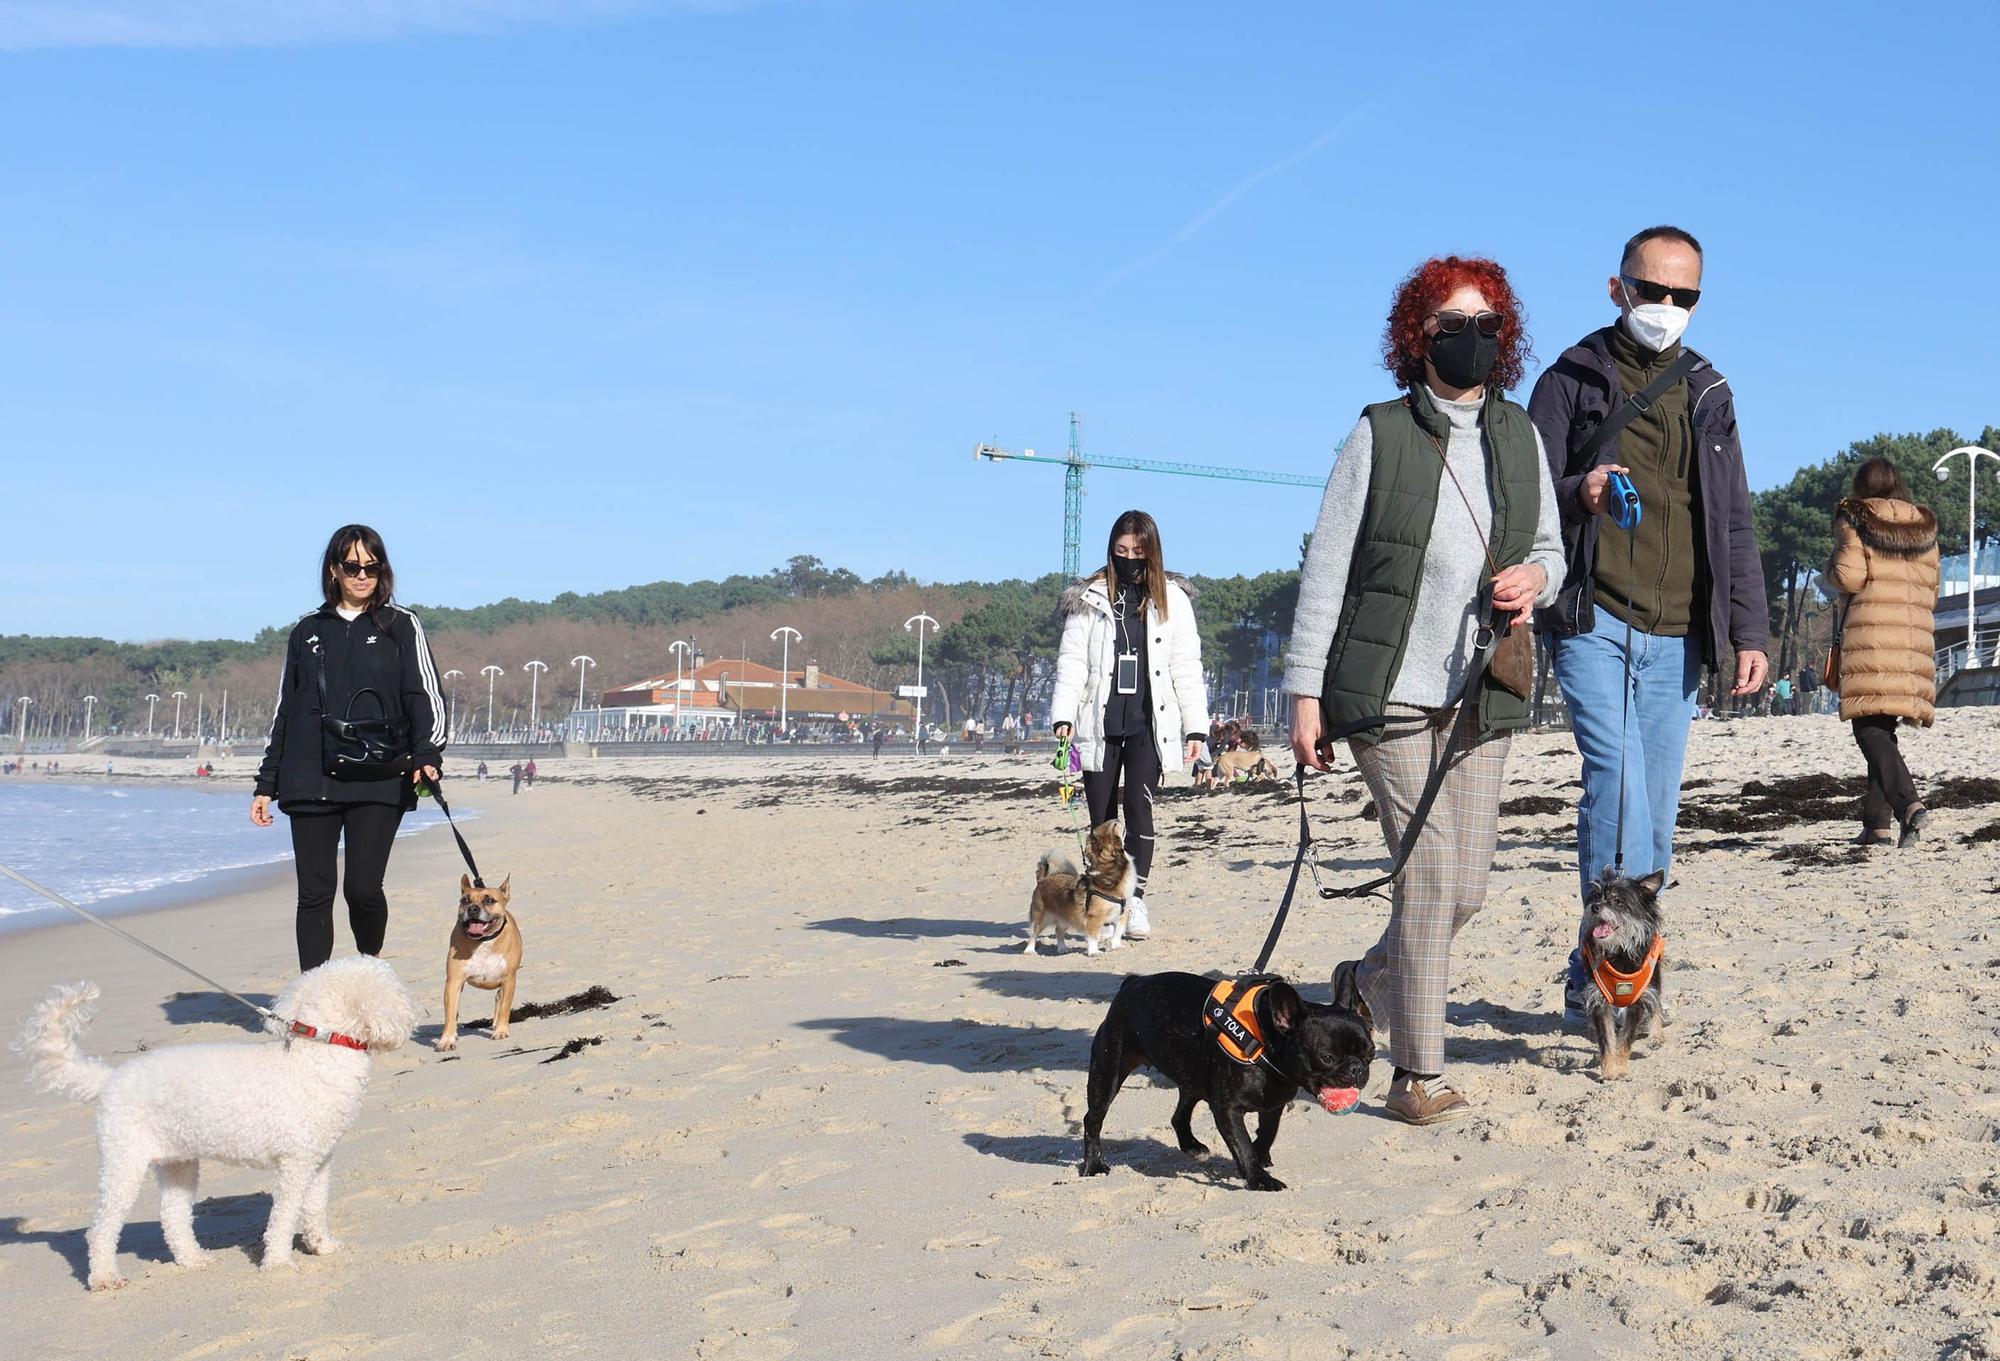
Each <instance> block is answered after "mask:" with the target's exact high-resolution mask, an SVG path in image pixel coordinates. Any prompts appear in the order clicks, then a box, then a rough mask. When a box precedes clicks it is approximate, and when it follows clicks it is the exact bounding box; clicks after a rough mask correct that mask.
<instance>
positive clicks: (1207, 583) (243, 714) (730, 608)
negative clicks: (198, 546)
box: [0, 426, 2000, 737]
mask: <svg viewBox="0 0 2000 1361" xmlns="http://www.w3.org/2000/svg"><path fill="white" fill-rule="evenodd" d="M1968 442H1969V441H1967V440H1964V439H1963V438H1961V437H1960V436H1959V435H1957V434H1956V433H1954V432H1952V431H1950V430H1934V431H1931V432H1930V433H1928V434H1904V435H1877V436H1875V437H1873V438H1872V439H1866V440H1862V441H1859V442H1857V443H1855V444H1852V445H1850V446H1848V447H1847V448H1846V449H1843V450H1841V451H1840V452H1839V453H1837V454H1835V455H1833V456H1832V457H1830V458H1827V459H1825V460H1822V461H1821V462H1818V463H1815V464H1811V465H1809V466H1807V467H1803V468H1800V469H1799V470H1798V471H1797V472H1796V473H1794V474H1793V476H1792V477H1791V479H1790V480H1789V481H1787V482H1785V483H1783V484H1781V485H1779V486H1775V487H1771V488H1768V489H1767V490H1765V491H1762V492H1759V493H1757V494H1756V497H1755V498H1754V500H1755V510H1756V524H1757V534H1758V543H1759V547H1760V549H1761V552H1762V556H1763V566H1764V576H1765V585H1766V591H1767V595H1768V598H1769V601H1770V608H1771V628H1772V658H1771V661H1772V666H1773V668H1774V674H1780V675H1783V674H1791V673H1793V672H1796V671H1797V670H1798V669H1799V668H1800V667H1801V666H1803V665H1804V664H1805V662H1806V661H1808V660H1811V659H1813V658H1814V657H1816V656H1817V655H1818V652H1819V650H1820V648H1821V647H1822V646H1823V644H1824V641H1825V635H1826V633H1827V630H1828V618H1827V617H1828V614H1829V611H1828V610H1827V609H1826V600H1825V596H1824V594H1823V593H1822V591H1821V590H1820V585H1819V579H1818V575H1817V574H1818V572H1819V571H1820V570H1821V569H1822V568H1823V567H1824V565H1825V563H1826V561H1827V559H1828V558H1829V557H1830V556H1831V553H1832V547H1833V542H1832V516H1833V510H1834V507H1835V505H1836V504H1837V503H1838V502H1839V500H1840V498H1841V497H1842V496H1843V495H1844V494H1845V493H1846V489H1847V486H1848V483H1849V481H1850V479H1851V478H1852V476H1853V473H1854V469H1855V468H1856V467H1858V466H1859V465H1860V464H1861V463H1862V461H1863V460H1865V459H1868V458H1872V457H1876V456H1880V457H1884V458H1888V459H1890V460H1891V461H1893V462H1894V463H1895V464H1896V465H1897V467H1898V468H1899V469H1901V470H1902V472H1903V475H1904V478H1905V480H1906V481H1908V482H1909V484H1910V488H1911V493H1912V495H1913V496H1914V497H1915V498H1916V499H1917V500H1919V501H1922V502H1925V503H1926V504H1929V505H1931V506H1932V508H1933V509H1934V510H1935V511H1936V512H1937V516H1938V528H1939V536H1940V541H1941V544H1942V547H1943V551H1944V552H1946V553H1947V554H1950V553H1955V552H1960V551H1963V549H1964V545H1965V543H1966V536H1967V532H1968V530H1969V529H1971V528H1973V526H1971V525H1970V524H1969V523H1968V521H1967V514H1966V504H1965V501H1966V498H1965V494H1964V492H1965V477H1966V476H1967V470H1966V468H1965V467H1964V466H1963V464H1964V460H1962V459H1961V460H1957V461H1955V462H1954V463H1953V464H1952V465H1951V467H1950V470H1949V471H1950V480H1949V481H1947V482H1945V483H1942V484H1940V483H1939V482H1938V481H1937V480H1936V478H1935V476H1934V474H1933V473H1932V471H1931V465H1932V464H1933V463H1934V462H1936V460H1937V458H1938V457H1939V456H1940V455H1942V454H1943V453H1945V452H1946V451H1947V450H1949V449H1952V448H1954V447H1956V446H1958V445H1960V444H1964V443H1968ZM1977 443H1978V444H1979V445H1980V446H1982V447H1984V448H1989V449H1995V450H2000V429H1996V428H1995V427H1992V426H1989V427H1987V428H1986V429H1985V430H1984V431H1983V432H1982V434H1981V435H1980V438H1979V440H1978V441H1977ZM1996 527H2000V488H1995V490H1994V494H1993V495H1989V496H1988V497H1987V498H1986V499H1985V502H1984V504H1983V505H1982V506H1981V507H1980V513H1979V524H1978V526H1977V530H1978V535H1979V537H1980V538H1981V540H1982V541H1983V540H1985V539H1987V538H1989V537H1991V536H1992V534H1993V533H1994V532H1995V529H1996ZM1303 560H1304V549H1303V546H1301V549H1300V554H1299V561H1300V562H1303ZM1298 579H1299V574H1298V569H1297V567H1296V566H1294V567H1291V568H1289V569H1286V570H1273V571H1268V572H1264V573H1260V574H1258V575H1255V576H1241V575H1239V576H1228V577H1208V576H1194V577H1192V578H1191V581H1192V584H1193V586H1194V588H1195V590H1196V592H1197V599H1196V614H1197V617H1198V618H1199V621H1200V628H1201V636H1202V655H1203V659H1204V661H1205V663H1206V664H1207V666H1208V669H1209V672H1210V676H1211V683H1212V684H1213V686H1214V687H1215V689H1216V690H1217V691H1218V692H1227V691H1229V690H1232V689H1235V688H1239V687H1240V685H1241V683H1242V680H1243V678H1244V677H1246V676H1247V675H1248V674H1249V673H1251V672H1253V671H1254V670H1255V669H1256V668H1257V666H1258V665H1259V663H1260V662H1261V661H1263V660H1264V659H1265V657H1266V656H1267V654H1274V655H1273V660H1274V661H1275V660H1278V659H1279V658H1281V657H1282V649H1283V645H1284V639H1285V637H1286V635H1287V634H1288V633H1289V631H1290V628H1291V618H1292V611H1293V609H1294V608H1295V607H1296V605H1297V602H1298ZM1067 584H1068V583H1066V582H1065V581H1064V580H1063V579H1062V577H1061V576H1060V575H1059V574H1055V573H1051V574H1049V575H1047V576H1043V577H1038V578H1035V579H1033V580H1024V579H1010V580H1005V581H998V582H978V581H966V582H956V583H932V584H929V585H919V583H917V581H916V580H915V579H914V578H913V577H911V576H910V575H909V574H908V573H905V572H900V571H898V572H889V573H885V574H883V575H881V576H877V577H874V578H872V579H864V578H862V577H861V576H859V575H858V574H856V573H854V572H852V571H849V570H848V569H846V568H843V567H835V566H829V565H828V564H826V563H825V562H823V561H822V560H821V559H819V558H817V557H813V556H811V555H807V554H800V555H797V556H794V557H792V558H789V559H788V560H787V561H786V562H784V563H783V564H782V565H780V566H778V567H774V568H772V569H771V570H770V571H768V572H764V573H761V574H758V575H735V576H729V577H725V578H723V579H722V580H719V581H694V582H676V581H658V582H652V583H649V584H646V585H640V586H631V587H626V588H624V589H622V590H614V591H604V592H598V593H594V594H588V595H584V594H577V593H575V592H565V593H563V594H561V595H558V596H556V597H554V598H553V599H551V600H547V601H528V600H519V599H513V598H509V599H506V600H501V601H496V602H494V603H492V604H489V605H480V606H476V607H472V608H456V607H450V606H425V605H417V606H414V607H413V608H415V609H416V610H417V612H418V613H419V614H420V615H421V616H422V617H423V619H424V623H425V627H426V630H427V631H428V633H429V635H430V639H431V644H432V648H433V650H434V651H435V653H436V654H437V660H438V669H439V671H440V672H445V671H451V670H458V671H461V672H463V673H464V675H463V676H462V677H460V678H457V679H456V681H455V682H454V685H453V690H454V699H455V702H456V703H457V705H458V708H459V712H460V714H461V715H462V716H465V717H466V719H467V721H468V722H469V721H470V718H471V716H473V715H475V714H478V715H479V717H480V719H481V722H480V724H479V725H480V726H482V727H483V726H484V723H483V713H480V711H481V710H483V709H484V708H485V706H486V705H487V704H488V694H489V692H488V689H487V684H486V680H485V678H484V677H482V676H481V674H480V672H481V668H482V667H485V666H487V665H489V664H492V665H498V666H502V667H504V668H505V673H504V674H503V675H502V676H499V677H497V678H495V680H494V684H493V686H492V690H491V703H492V706H493V708H494V710H495V718H496V720H498V721H500V722H501V723H503V724H509V725H511V724H512V723H519V722H522V721H525V720H526V718H527V716H528V712H529V709H530V706H531V705H532V706H533V707H534V708H536V709H537V710H538V712H539V713H540V715H541V716H543V717H545V718H546V717H554V716H559V715H561V714H565V713H567V712H569V710H570V709H571V708H573V707H575V704H576V701H577V697H578V693H579V690H581V692H582V696H583V699H584V701H585V702H586V704H587V705H588V704H594V703H595V702H596V696H597V695H599V694H600V693H601V692H602V691H604V690H606V689H610V688H613V687H614V686H617V685H623V684H628V683H630V682H633V681H636V680H641V679H645V678H647V677H650V676H659V675H671V674H673V671H674V666H673V654H672V652H671V651H670V650H669V644H671V643H672V642H674V641H675V640H677V639H678V640H682V641H687V642H689V643H690V645H691V646H694V647H697V648H699V649H700V650H701V651H702V652H703V653H705V654H706V655H707V656H708V657H710V658H726V657H737V656H741V657H744V658H747V659H748V660H750V661H753V662H761V663H764V664H766V665H770V666H776V665H777V664H778V660H779V655H780V653H779V649H778V646H777V645H776V644H775V643H772V642H771V641H770V638H769V634H770V632H771V630H772V629H773V628H775V627H777V626H779V625H781V624H782V625H789V626H791V627H794V628H798V629H800V630H801V631H802V632H803V633H804V634H805V638H804V640H803V641H802V642H801V643H800V644H798V645H795V647H794V649H793V663H794V666H795V668H796V667H798V666H802V665H803V664H804V663H805V662H806V661H816V662H818V663H819V665H820V666H821V668H822V669H823V670H825V671H827V672H828V673H830V674H833V675H838V676H842V677H844V678H846V679H849V680H854V681H859V682H861V683H863V684H867V685H872V686H875V687H876V688H878V689H888V690H893V689H894V688H895V686H896V685H898V684H902V683H906V682H908V681H912V680H914V679H915V671H916V651H917V639H916V636H915V635H914V634H913V633H910V632H908V631H906V630H905V629H904V628H903V627H902V623H903V620H904V619H906V618H907V617H909V616H910V615H912V614H916V613H918V612H920V611H921V612H925V613H928V614H930V615H932V616H933V617H934V618H936V619H938V620H939V621H940V622H941V623H942V624H943V625H945V627H944V628H943V629H942V631H941V632H939V633H938V634H936V635H935V636H934V637H929V638H927V639H926V642H925V658H924V663H925V677H924V678H925V681H926V683H927V684H928V685H930V686H931V687H932V695H933V696H934V698H933V700H932V702H931V703H930V704H928V705H927V706H926V713H927V715H936V716H937V717H938V718H940V719H941V720H944V721H947V722H951V721H956V720H959V719H962V718H963V717H965V716H968V715H970V716H977V717H982V718H992V717H996V716H998V715H1000V714H1005V713H1009V712H1012V713H1019V712H1021V711H1023V710H1031V711H1033V712H1034V713H1035V714H1036V715H1037V717H1038V718H1042V717H1045V716H1046V714H1047V710H1048V698H1049V691H1050V687H1051V684H1052V682H1053V679H1054V665H1055V655H1056V647H1057V642H1058V640H1059V638H1060V636H1061V630H1062V620H1061V617H1060V614H1059V602H1060V599H1061V596H1062V592H1063V589H1064V587H1065V586H1066V585H1067ZM286 631H287V629H286V627H283V626H275V625H274V626H271V627H268V628H265V629H262V630H260V631H259V632H258V634H257V635H256V636H255V637H254V638H251V639H248V640H235V639H207V640H197V641H179V640H173V641H163V642H149V643H118V642H113V641H111V640H109V639H104V638H73V637H33V636H28V635H16V636H0V732H5V733H8V734H12V733H13V732H15V731H17V730H18V727H19V724H20V719H21V715H20V714H19V712H18V711H17V709H16V707H15V706H16V698H17V697H18V696H22V695H26V696H29V697H30V698H31V700H32V703H31V704H30V706H29V708H28V711H27V718H28V730H29V732H30V733H31V735H42V734H48V735H58V736H73V735H76V734H78V733H80V732H81V731H82V728H83V719H84V710H85V696H93V695H94V696H95V697H96V703H95V706H94V712H93V714H92V716H91V724H92V729H93V731H96V732H104V731H107V730H110V729H119V730H122V731H124V732H127V733H135V732H143V731H144V730H145V726H146V717H147V707H148V706H147V702H146V699H145V696H146V695H148V694H158V695H161V696H163V697H165V696H171V694H172V693H173V692H174V691H175V690H181V691H185V692H186V693H187V695H188V698H187V699H186V700H185V701H184V702H183V705H182V709H183V716H182V728H183V731H184V732H185V731H191V730H192V726H193V720H194V717H195V712H196V709H197V707H199V708H200V709H201V710H202V712H203V714H204V715H205V716H213V715H215V714H216V711H217V709H218V708H219V706H220V702H221V696H222V693H223V691H225V690H227V691H228V694H229V712H230V716H231V718H230V728H231V730H232V732H233V733H234V734H236V735H238V736H239V737H241V736H251V735H255V734H258V733H261V732H262V731H263V730H264V729H266V728H267V727H268V726H269V723H270V715H271V710H272V707H273V704H274V702H275V697H276V693H277V685H278V672H279V666H280V654H281V652H282V649H283V645H284V640H285V635H286ZM578 655H588V656H590V657H593V658H595V659H596V665H595V667H594V668H589V667H587V668H585V673H584V674H583V675H582V676H579V675H578V673H577V670H576V669H575V668H574V667H573V666H572V665H571V661H570V659H571V658H572V657H574V656H578ZM531 659H533V660H540V661H543V662H545V663H546V664H547V665H548V667H549V668H550V669H549V670H548V671H547V672H546V673H545V674H543V675H541V676H540V677H539V679H535V678H531V677H530V675H529V674H528V672H527V671H525V670H524V669H523V667H522V664H523V663H525V662H527V661H529V660H531ZM1724 661H1725V666H1726V663H1727V659H1726V658H1725V659H1724ZM171 712H172V701H171V699H163V700H162V701H161V703H160V710H159V714H156V717H155V727H156V729H165V728H168V727H170V726H171ZM162 715H163V716H164V721H163V719H162ZM461 726H465V724H464V723H462V724H461ZM207 730H208V731H210V732H212V731H214V728H213V724H212V720H211V723H210V725H209V726H208V728H207Z"/></svg>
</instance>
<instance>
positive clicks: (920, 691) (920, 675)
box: [903, 614, 940, 751]
mask: <svg viewBox="0 0 2000 1361" xmlns="http://www.w3.org/2000/svg"><path fill="white" fill-rule="evenodd" d="M925 624H929V625H930V626H931V632H933V633H935V632H937V630H938V628H939V627H940V626H939V624H938V621H937V620H935V619H933V618H931V617H930V616H929V615H928V614H913V615H911V616H910V617H909V618H908V619H905V620H904V621H903V628H904V629H905V630H906V631H907V630H908V629H909V628H910V627H911V626H912V625H914V626H915V627H916V630H917V730H916V732H915V734H913V735H914V737H915V738H916V740H915V741H914V742H912V743H911V744H910V750H911V751H921V750H923V742H924V625H925Z"/></svg>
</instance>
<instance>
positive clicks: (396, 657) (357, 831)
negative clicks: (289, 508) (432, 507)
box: [250, 525, 445, 971]
mask: <svg viewBox="0 0 2000 1361" xmlns="http://www.w3.org/2000/svg"><path fill="white" fill-rule="evenodd" d="M319 584H320V592H321V595H322V597H323V600H322V603H321V604H320V606H319V608H318V609H316V610H313V611H312V612H311V613H309V614H307V615H305V616H304V617H303V618H301V619H300V620H299V622H298V623H297V624H295V625H293V627H292V632H291V637H290V638H289V639H288V640H287V641H286V644H285V667H284V673H283V675H282V677H281V678H280V680H279V682H278V711H277V713H276V714H274V715H273V716H272V718H271V739H270V743H269V745H267V746H266V747H265V748H264V763H263V765H262V766H260V767H259V768H258V771H257V794H256V798H255V799H254V800H253V801H252V802H251V805H250V819H251V821H253V822H255V823H256V824H257V825H258V826H259V827H269V826H270V825H271V823H272V821H273V819H272V817H271V803H272V801H273V800H274V799H275V800H276V801H277V804H278V807H279V808H280V809H281V810H283V812H284V813H285V814H286V815H287V816H288V817H290V818H291V822H292V859H293V863H294V865H295V866H296V868H297V871H298V881H299V905H298V920H297V924H296V931H297V936H298V949H299V968H300V970H301V971H304V970H307V969H314V968H317V967H319V966H320V965H321V964H324V963H326V961H327V960H328V959H329V958H331V957H332V955H333V893H334V888H335V884H336V870H337V866H338V863H339V854H338V853H339V850H340V846H341V843H342V841H343V840H344V841H345V842H346V846H347V885H346V898H347V921H348V925H349V926H350V927H351V928H352V929H353V931H354V947H355V949H357V950H358V951H360V952H361V953H362V954H364V955H379V954H380V953H382V938H383V936H384V935H385V934H386V933H387V931H388V929H389V900H388V898H387V897H386V896H385V895H384V894H383V892H382V876H383V875H384V873H386V872H387V870H388V868H389V853H390V851H391V849H393V847H394V846H395V842H396V828H397V827H398V826H399V825H400V824H401V823H402V821H403V814H404V813H405V812H407V811H408V810H410V809H412V808H414V807H416V806H417V792H416V784H417V781H418V780H419V779H420V778H422V777H424V776H429V777H431V778H432V779H435V778H436V777H437V774H438V766H439V764H440V763H441V762H442V761H443V759H444V745H445V732H444V713H445V706H444V699H443V696H441V695H440V694H439V693H438V684H437V662H436V661H435V660H434V659H433V658H432V657H431V649H430V644H429V643H427V642H425V641H424V626H423V625H422V624H421V623H419V622H417V617H416V616H415V615H414V614H411V613H410V612H409V611H408V610H406V609H404V608H403V607H402V606H400V605H397V604H395V603H394V597H395V588H396V574H395V571H394V569H392V568H391V567H390V565H389V550H388V549H387V548H385V547H384V546H383V544H382V537H381V535H379V534H377V533H376V532H375V531H374V530H372V529H370V528H369V527H368V526H366V525H343V526H342V527H341V528H339V529H337V530H335V531H334V533H333V537H332V538H331V539H329V540H327V545H326V552H325V554H324V555H323V556H322V558H321V561H320V572H319ZM322 713H327V714H333V715H337V716H342V715H344V716H347V717H350V718H356V719H362V718H376V717H381V718H387V719H390V720H395V721H400V725H401V730H402V732H403V734H404V740H405V742H406V743H407V751H406V752H405V753H404V754H405V755H406V757H407V758H408V760H409V762H410V765H411V770H410V774H409V775H408V776H407V777H405V776H402V775H391V776H389V777H387V778H385V779H379V780H336V779H334V778H333V777H332V776H330V775H328V774H327V773H326V765H325V760H324V756H323V751H322V730H321V724H320V716H321V714H322Z"/></svg>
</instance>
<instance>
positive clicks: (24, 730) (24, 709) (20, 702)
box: [14, 695, 35, 748]
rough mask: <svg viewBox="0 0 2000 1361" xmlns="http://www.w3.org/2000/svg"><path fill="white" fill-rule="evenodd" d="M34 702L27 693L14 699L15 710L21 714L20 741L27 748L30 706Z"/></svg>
mask: <svg viewBox="0 0 2000 1361" xmlns="http://www.w3.org/2000/svg"><path fill="white" fill-rule="evenodd" d="M34 702H35V701H34V700H33V699H32V698H31V697H29V696H27V695H22V696H20V697H19V698H18V699H16V700H15V701H14V709H15V712H17V713H19V714H20V715H21V738H20V741H21V746H22V747H23V748H25V747H26V746H27V745H28V706H29V705H30V704H33V703H34Z"/></svg>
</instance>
